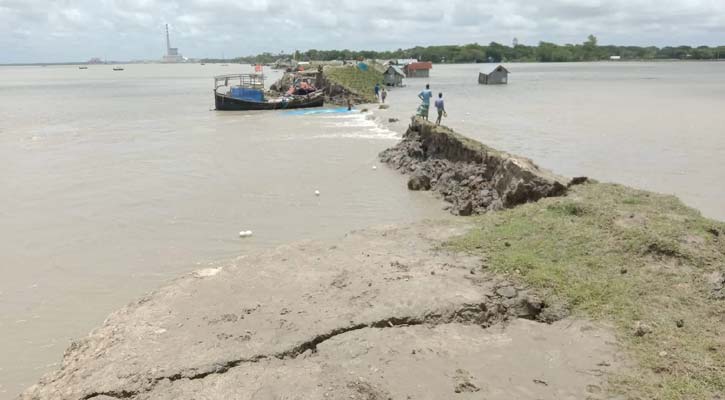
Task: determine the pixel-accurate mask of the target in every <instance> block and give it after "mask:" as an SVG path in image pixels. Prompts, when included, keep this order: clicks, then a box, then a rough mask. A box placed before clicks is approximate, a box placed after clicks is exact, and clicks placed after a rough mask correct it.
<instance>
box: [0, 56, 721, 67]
mask: <svg viewBox="0 0 725 400" xmlns="http://www.w3.org/2000/svg"><path fill="white" fill-rule="evenodd" d="M631 62H644V63H662V62H683V63H712V62H725V58H719V59H715V60H683V59H679V58H661V59H646V58H632V59H626V60H597V61H500V62H478V63H477V62H460V63H455V62H444V63H433V64H434V65H468V64H610V63H631ZM204 63H205V64H239V65H253V64H249V63H235V62H232V61H227V62H221V61H219V62H216V61H205V62H204ZM121 64H124V65H125V64H138V65H145V64H163V65H178V64H199V61H190V62H183V63H164V62H161V61H109V62H107V63H104V64H89V63H87V62H80V61H79V62H52V63H17V64H0V67H57V66H76V65H87V66H99V67H100V66H104V65H121Z"/></svg>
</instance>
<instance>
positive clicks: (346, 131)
mask: <svg viewBox="0 0 725 400" xmlns="http://www.w3.org/2000/svg"><path fill="white" fill-rule="evenodd" d="M321 119H323V120H324V121H323V127H325V128H328V129H329V128H333V129H335V131H336V132H335V133H325V134H320V135H314V136H310V137H309V138H310V139H372V140H399V139H400V135H399V134H398V133H396V132H394V131H392V130H390V129H388V128H386V127H383V126H381V125H380V124H378V122H377V121H376V120H375V119H371V118H368V117H367V116H366V115H365V114H347V115H336V116H325V117H322V118H321Z"/></svg>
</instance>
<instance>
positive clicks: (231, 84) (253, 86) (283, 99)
mask: <svg viewBox="0 0 725 400" xmlns="http://www.w3.org/2000/svg"><path fill="white" fill-rule="evenodd" d="M302 86H304V88H303V87H302ZM294 89H296V90H294ZM290 90H291V91H292V93H288V94H286V95H284V96H279V97H277V98H273V99H265V93H264V75H262V74H235V75H220V76H215V77H214V105H215V106H216V109H217V110H220V111H251V110H289V109H294V108H311V107H322V106H323V105H324V103H325V94H324V93H323V91H322V90H317V89H315V88H314V86H313V85H310V84H309V83H306V86H305V85H301V86H300V87H299V88H293V89H290Z"/></svg>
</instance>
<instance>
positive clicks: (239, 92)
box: [232, 87, 264, 102]
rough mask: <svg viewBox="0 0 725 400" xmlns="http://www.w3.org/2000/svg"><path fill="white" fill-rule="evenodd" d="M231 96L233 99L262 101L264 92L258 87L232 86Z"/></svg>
mask: <svg viewBox="0 0 725 400" xmlns="http://www.w3.org/2000/svg"><path fill="white" fill-rule="evenodd" d="M232 97H234V98H235V99H241V100H249V101H258V102H262V101H264V92H262V91H261V90H259V89H249V88H243V87H233V88H232Z"/></svg>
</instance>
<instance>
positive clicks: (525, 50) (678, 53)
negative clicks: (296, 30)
mask: <svg viewBox="0 0 725 400" xmlns="http://www.w3.org/2000/svg"><path fill="white" fill-rule="evenodd" d="M611 56H619V57H620V58H621V59H622V60H668V59H669V60H671V59H676V60H715V59H721V58H725V46H718V47H709V46H700V47H691V46H676V47H672V46H667V47H661V48H660V47H656V46H648V47H640V46H600V45H599V44H598V41H597V38H596V37H595V36H594V35H590V36H589V37H588V38H587V40H586V41H584V42H583V43H580V44H565V45H558V44H555V43H550V42H539V44H538V45H537V46H527V45H524V44H518V43H516V40H514V44H512V45H511V46H508V45H503V44H501V43H496V42H491V43H489V44H488V45H480V44H478V43H472V44H467V45H462V46H428V47H421V46H417V47H413V48H410V49H397V50H394V51H372V50H360V51H356V50H347V49H346V50H315V49H311V50H307V51H296V52H295V53H294V54H284V53H277V54H273V53H268V52H267V53H262V54H258V55H255V56H247V57H237V58H235V59H233V60H226V61H233V62H242V63H250V64H256V63H260V64H269V63H273V62H275V61H277V60H279V59H285V58H294V59H296V60H298V61H333V60H363V59H381V60H395V59H406V58H416V59H418V60H421V61H432V62H434V63H477V62H573V61H598V60H608V59H610V57H611ZM206 61H209V62H213V61H217V60H211V59H210V60H206Z"/></svg>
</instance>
